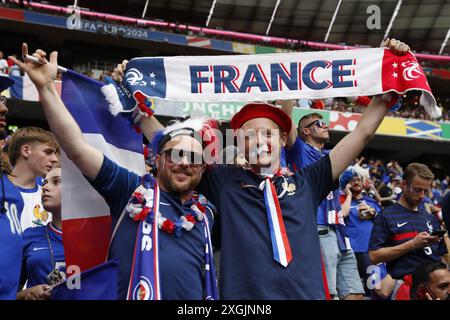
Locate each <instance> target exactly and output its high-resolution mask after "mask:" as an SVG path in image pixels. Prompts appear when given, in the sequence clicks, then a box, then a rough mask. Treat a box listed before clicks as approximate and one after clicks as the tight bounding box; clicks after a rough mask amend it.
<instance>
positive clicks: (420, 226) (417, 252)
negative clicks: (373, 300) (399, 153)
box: [369, 163, 447, 279]
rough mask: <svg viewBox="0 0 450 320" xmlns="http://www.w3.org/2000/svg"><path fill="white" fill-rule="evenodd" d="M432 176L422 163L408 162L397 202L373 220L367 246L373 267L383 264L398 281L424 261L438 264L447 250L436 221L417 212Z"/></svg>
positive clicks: (431, 216)
mask: <svg viewBox="0 0 450 320" xmlns="http://www.w3.org/2000/svg"><path fill="white" fill-rule="evenodd" d="M433 179H434V175H433V173H432V172H431V170H430V169H429V168H428V167H427V166H426V165H424V164H421V163H411V164H409V165H408V166H407V167H406V169H405V171H404V174H403V181H402V182H401V187H402V189H403V193H402V195H401V197H400V199H399V201H398V202H397V203H395V204H394V205H392V206H390V207H387V208H386V209H384V210H383V211H382V212H381V213H380V214H378V215H377V217H376V218H375V221H374V225H373V229H372V234H371V238H370V243H369V257H370V260H371V262H372V263H373V264H378V263H381V262H386V266H387V270H388V273H389V274H390V275H391V276H392V277H393V278H394V279H401V278H403V277H404V276H406V275H409V274H411V273H413V272H414V270H415V269H416V268H417V267H418V266H419V265H421V264H422V263H425V262H427V261H440V260H441V257H442V255H444V254H445V253H446V251H447V249H446V248H445V244H444V242H443V241H442V236H443V235H433V231H436V230H439V229H440V228H441V227H440V223H439V220H438V219H437V218H436V217H435V216H434V215H432V214H429V213H427V212H425V211H423V210H420V208H419V204H420V203H421V202H422V201H423V199H424V197H425V196H426V195H427V193H428V191H429V190H430V187H431V182H432V181H433Z"/></svg>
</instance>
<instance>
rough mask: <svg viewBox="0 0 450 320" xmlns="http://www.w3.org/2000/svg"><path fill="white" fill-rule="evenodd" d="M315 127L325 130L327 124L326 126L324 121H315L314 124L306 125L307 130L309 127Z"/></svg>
mask: <svg viewBox="0 0 450 320" xmlns="http://www.w3.org/2000/svg"><path fill="white" fill-rule="evenodd" d="M313 125H315V126H317V127H319V128H323V127H325V126H326V125H327V124H326V123H325V122H324V121H323V120H321V119H317V120H314V121H313V122H311V123H310V124H308V125H306V126H305V128H309V127H311V126H313Z"/></svg>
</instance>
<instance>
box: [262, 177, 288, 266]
mask: <svg viewBox="0 0 450 320" xmlns="http://www.w3.org/2000/svg"><path fill="white" fill-rule="evenodd" d="M261 187H262V188H264V201H265V203H266V213H267V220H268V222H269V231H270V239H271V241H272V251H273V258H274V260H275V261H277V262H278V263H280V264H281V265H282V266H283V267H287V266H288V264H289V262H291V260H292V251H291V246H290V245H289V239H288V236H287V233H286V229H285V227H284V222H283V216H282V214H281V208H280V203H279V201H278V197H277V191H276V189H275V186H274V185H273V183H272V181H271V179H270V178H266V179H265V180H264V182H263V184H261Z"/></svg>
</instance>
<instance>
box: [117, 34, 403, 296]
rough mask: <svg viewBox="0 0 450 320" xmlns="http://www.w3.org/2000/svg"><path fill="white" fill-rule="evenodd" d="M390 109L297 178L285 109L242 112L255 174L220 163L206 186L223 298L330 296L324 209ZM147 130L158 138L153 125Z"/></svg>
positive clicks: (237, 125)
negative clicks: (321, 226)
mask: <svg viewBox="0 0 450 320" xmlns="http://www.w3.org/2000/svg"><path fill="white" fill-rule="evenodd" d="M385 46H386V47H388V48H389V49H390V50H391V51H392V52H393V53H394V54H397V55H404V54H406V53H407V52H408V51H409V47H408V46H407V45H405V44H404V43H402V42H400V41H396V40H394V39H392V40H389V39H387V40H386V42H385ZM122 69H125V68H124V66H119V70H118V72H116V78H117V80H121V79H120V77H121V76H122V75H123V73H122ZM117 76H118V77H117ZM387 104H388V102H387V101H385V100H383V98H382V97H380V96H376V97H374V98H373V99H372V101H371V103H370V105H369V106H368V107H367V109H366V110H365V112H364V114H363V116H362V118H361V120H360V122H359V124H358V126H357V127H356V128H355V130H354V131H353V132H351V133H350V134H348V135H347V136H346V137H345V138H343V139H342V140H341V141H340V142H339V143H338V144H337V145H336V146H335V147H334V148H333V149H332V150H331V151H330V153H329V154H328V155H326V156H324V157H323V158H322V159H321V160H319V161H317V162H316V163H314V164H312V165H311V166H308V167H307V168H304V169H302V170H300V171H296V172H294V173H292V172H288V171H287V170H286V169H285V168H282V167H281V165H280V152H281V148H282V147H284V146H285V145H286V139H287V135H288V133H289V132H290V129H291V126H292V123H291V119H290V118H289V117H288V116H287V115H286V114H285V113H284V112H283V111H282V110H280V109H278V108H275V107H273V106H271V105H267V104H264V103H250V104H247V105H246V106H244V108H243V109H241V110H240V111H239V112H238V113H237V114H235V115H234V117H233V118H232V120H231V123H230V124H231V127H232V129H234V130H242V131H243V133H244V136H246V137H247V138H246V140H245V152H244V153H245V156H246V158H247V160H248V161H249V162H250V164H251V169H249V170H246V169H243V168H236V167H230V166H225V165H212V166H211V168H210V169H209V170H207V171H206V172H205V174H204V175H203V178H202V181H201V183H200V186H199V190H200V191H201V192H202V193H204V194H205V195H207V196H208V198H210V199H211V200H212V201H213V202H214V203H215V204H216V206H217V209H218V212H219V214H220V218H221V223H220V224H221V244H222V247H221V254H222V256H221V286H220V288H221V298H223V299H310V300H312V299H325V298H326V297H328V293H327V291H328V290H327V289H326V287H325V286H324V282H323V272H322V258H321V255H320V244H319V239H318V235H317V224H316V212H317V208H318V206H319V204H320V202H321V201H322V200H323V199H324V198H325V197H326V195H327V194H328V193H329V192H330V191H331V190H333V189H334V188H336V186H335V185H334V183H333V181H335V180H336V179H337V178H338V177H339V175H340V174H341V173H342V172H343V171H344V170H345V168H347V166H348V165H349V164H350V163H351V162H352V160H354V159H355V158H356V157H357V156H358V155H359V153H360V152H361V151H362V150H363V148H364V147H365V145H366V144H367V143H368V142H369V141H370V139H371V138H372V137H373V135H374V134H375V131H376V129H377V128H378V126H379V125H380V123H381V122H382V120H383V118H384V116H385V115H386V113H387V111H388V108H387ZM153 119H154V121H153V123H155V122H157V120H156V119H155V118H153ZM147 123H149V122H147ZM142 128H143V130H144V132H145V133H146V134H148V133H151V130H148V129H149V128H148V127H145V126H143V127H142ZM268 130H269V131H270V132H271V135H267V132H268ZM247 132H252V133H253V134H247ZM255 133H256V134H255ZM255 150H256V152H255ZM255 156H256V162H254V161H253V162H252V161H251V160H252V159H251V158H253V159H254V157H255Z"/></svg>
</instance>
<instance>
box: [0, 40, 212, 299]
mask: <svg viewBox="0 0 450 320" xmlns="http://www.w3.org/2000/svg"><path fill="white" fill-rule="evenodd" d="M22 53H23V55H26V54H28V47H27V46H26V44H24V45H23V47H22ZM34 56H35V57H37V58H40V59H41V61H45V64H38V63H34V62H27V63H24V62H20V61H18V60H17V59H14V60H15V63H16V64H18V65H19V66H20V68H21V69H22V70H24V71H26V72H27V73H28V75H29V76H30V79H31V80H32V81H33V82H34V84H35V85H36V88H37V89H38V91H39V93H40V97H41V101H42V105H43V108H44V112H45V114H46V117H47V121H48V123H49V125H50V128H51V129H52V132H53V133H54V134H55V136H56V137H57V139H58V141H59V142H60V144H61V147H62V149H63V150H64V151H65V152H66V154H67V156H68V157H69V159H71V160H72V161H73V162H74V164H75V165H76V166H77V167H78V168H79V169H80V171H81V172H82V173H83V174H84V176H86V177H87V178H88V179H89V180H90V182H91V184H92V185H93V186H94V188H95V189H96V190H97V191H98V192H99V193H100V195H102V196H103V197H104V198H105V200H106V202H107V203H108V205H109V207H110V212H111V216H112V220H113V227H114V236H113V239H112V241H111V245H110V248H109V258H110V259H117V260H118V261H119V288H118V290H119V298H120V299H125V298H126V299H130V300H141V299H142V300H143V299H149V296H150V295H153V293H154V295H155V296H156V295H157V292H154V290H152V289H153V288H154V287H153V288H149V287H150V285H153V283H149V281H147V282H146V281H144V280H143V279H149V277H148V276H147V273H148V274H149V273H151V272H153V271H148V270H154V269H153V261H152V262H150V261H151V259H153V256H154V255H153V254H150V250H153V249H152V245H151V244H152V239H149V236H148V235H149V234H150V232H152V231H151V230H152V228H151V226H152V223H153V221H155V220H156V223H157V226H158V229H159V231H158V239H159V240H158V241H159V246H158V249H159V250H158V258H157V261H156V262H159V270H160V271H159V274H160V291H161V298H162V299H168V300H179V299H186V300H201V299H207V298H208V299H217V290H216V281H215V278H214V277H215V269H214V261H213V258H212V246H211V237H210V231H211V228H212V225H213V219H214V211H215V208H214V207H213V206H212V205H211V204H210V203H209V202H208V201H207V200H206V198H205V197H203V196H202V195H200V194H198V193H196V192H194V188H195V187H196V186H197V185H198V183H199V182H200V179H201V177H202V174H203V172H204V170H205V166H204V164H203V158H202V153H203V140H202V138H201V136H200V133H199V131H200V130H201V129H202V127H203V122H202V121H195V120H191V119H190V120H187V121H185V122H183V123H175V124H173V125H171V126H169V127H167V128H166V129H164V130H159V129H161V128H162V127H161V126H160V125H159V124H157V125H155V126H151V128H152V130H153V129H155V131H156V130H157V131H158V132H157V133H156V134H155V135H154V139H152V146H153V147H154V153H155V154H156V158H155V163H156V170H157V175H156V180H155V179H153V178H151V177H150V176H149V175H146V176H144V177H141V176H139V175H137V174H136V173H134V172H131V171H128V170H127V169H125V168H123V167H120V166H119V165H118V164H116V163H114V162H113V161H111V160H110V159H108V157H106V156H105V155H104V154H103V153H102V152H101V151H99V150H98V149H96V148H94V147H92V146H91V145H89V144H88V143H87V142H86V141H85V140H84V138H83V135H82V134H81V131H80V128H79V127H78V125H77V123H76V122H75V120H74V119H73V117H72V116H71V114H70V113H69V111H68V110H67V109H66V107H65V106H64V103H63V101H62V100H61V98H60V97H59V95H58V93H57V91H56V88H55V86H54V80H55V78H56V71H57V70H56V66H57V54H56V52H53V53H52V54H51V55H50V62H49V63H48V62H47V61H46V60H45V57H46V54H45V52H43V51H42V50H37V51H36V53H34ZM144 121H145V120H144ZM0 123H1V122H0ZM144 131H145V129H144ZM152 132H153V133H154V131H152ZM154 199H160V201H156V200H154ZM157 207H159V209H153V208H157ZM150 214H153V218H151V217H152V216H149V215H150ZM153 219H154V220H153ZM153 239H154V238H153ZM156 262H155V263H156ZM19 266H20V263H19ZM134 266H138V267H134ZM3 269H5V268H3ZM143 272H147V273H145V274H144V273H143ZM135 281H136V282H135ZM155 291H156V290H155Z"/></svg>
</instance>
